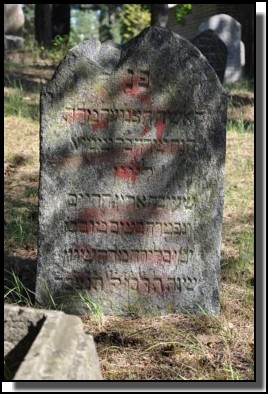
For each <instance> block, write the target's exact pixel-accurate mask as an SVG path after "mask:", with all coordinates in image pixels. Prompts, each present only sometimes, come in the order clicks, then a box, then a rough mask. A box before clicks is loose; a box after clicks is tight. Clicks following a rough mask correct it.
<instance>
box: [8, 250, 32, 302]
mask: <svg viewBox="0 0 268 394" xmlns="http://www.w3.org/2000/svg"><path fill="white" fill-rule="evenodd" d="M36 267H37V260H36V259H31V258H23V257H18V256H11V255H9V253H7V252H6V253H5V254H4V268H5V270H4V283H5V293H7V291H8V290H11V289H14V288H15V287H16V286H15V284H14V275H15V276H16V278H17V279H18V280H19V284H20V286H17V289H16V290H14V291H13V292H10V294H9V295H8V296H6V298H5V302H10V303H13V304H14V303H15V304H19V305H21V306H30V305H31V304H32V305H33V304H34V302H35V297H34V291H35V282H36ZM13 273H14V275H13ZM19 287H20V289H19Z"/></svg>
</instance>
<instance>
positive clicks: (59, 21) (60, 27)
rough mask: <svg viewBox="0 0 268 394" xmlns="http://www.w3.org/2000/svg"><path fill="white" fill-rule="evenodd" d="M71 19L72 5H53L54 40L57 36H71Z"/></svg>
mask: <svg viewBox="0 0 268 394" xmlns="http://www.w3.org/2000/svg"><path fill="white" fill-rule="evenodd" d="M70 18H71V10H70V4H53V11H52V39H53V38H55V37H56V36H69V34H70Z"/></svg>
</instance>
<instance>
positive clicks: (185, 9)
mask: <svg viewBox="0 0 268 394" xmlns="http://www.w3.org/2000/svg"><path fill="white" fill-rule="evenodd" d="M191 12H192V4H177V5H176V7H174V14H175V17H176V19H177V21H178V22H179V23H184V22H185V21H184V19H185V17H186V16H187V15H188V14H190V13H191Z"/></svg>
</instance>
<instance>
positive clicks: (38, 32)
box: [35, 4, 53, 48]
mask: <svg viewBox="0 0 268 394" xmlns="http://www.w3.org/2000/svg"><path fill="white" fill-rule="evenodd" d="M52 11H53V4H36V5H35V39H36V41H37V42H38V43H39V44H40V45H43V46H44V47H45V48H49V47H50V46H51V44H52Z"/></svg>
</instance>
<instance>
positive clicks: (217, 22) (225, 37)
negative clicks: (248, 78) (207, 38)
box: [199, 14, 241, 83]
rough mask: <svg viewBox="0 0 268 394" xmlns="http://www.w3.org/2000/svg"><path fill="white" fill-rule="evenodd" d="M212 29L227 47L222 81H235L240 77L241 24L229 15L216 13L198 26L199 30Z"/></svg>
mask: <svg viewBox="0 0 268 394" xmlns="http://www.w3.org/2000/svg"><path fill="white" fill-rule="evenodd" d="M206 30H213V31H214V32H215V33H216V34H217V35H218V37H219V38H220V39H221V40H222V42H223V43H224V44H225V45H226V48H227V64H226V69H225V75H224V82H226V83H232V82H236V81H238V80H239V79H240V77H241V54H240V40H241V24H240V23H239V22H238V21H237V20H236V19H234V18H232V17H231V16H230V15H226V14H217V15H214V16H212V17H210V18H208V19H207V20H206V21H204V22H202V23H201V25H200V26H199V31H200V32H203V31H206Z"/></svg>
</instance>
